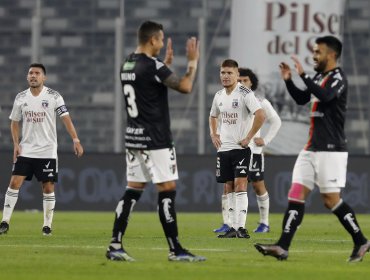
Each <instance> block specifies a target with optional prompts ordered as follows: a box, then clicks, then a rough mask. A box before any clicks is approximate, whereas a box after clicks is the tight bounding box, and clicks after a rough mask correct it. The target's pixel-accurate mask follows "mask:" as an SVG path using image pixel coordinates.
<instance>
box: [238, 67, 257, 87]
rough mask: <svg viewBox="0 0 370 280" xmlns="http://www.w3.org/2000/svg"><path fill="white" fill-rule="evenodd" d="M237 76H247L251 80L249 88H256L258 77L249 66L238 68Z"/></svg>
mask: <svg viewBox="0 0 370 280" xmlns="http://www.w3.org/2000/svg"><path fill="white" fill-rule="evenodd" d="M239 76H241V77H249V79H250V80H251V82H252V86H251V90H256V89H257V87H258V77H257V75H256V74H255V73H254V72H253V71H252V70H251V69H249V68H242V67H240V68H239Z"/></svg>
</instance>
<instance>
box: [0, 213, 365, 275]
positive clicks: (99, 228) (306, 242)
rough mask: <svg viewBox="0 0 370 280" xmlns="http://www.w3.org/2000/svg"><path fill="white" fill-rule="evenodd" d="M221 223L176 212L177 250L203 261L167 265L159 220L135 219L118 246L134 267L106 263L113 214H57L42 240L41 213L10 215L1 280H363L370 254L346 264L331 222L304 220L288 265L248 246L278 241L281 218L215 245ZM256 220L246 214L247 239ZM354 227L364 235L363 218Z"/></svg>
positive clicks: (1, 241)
mask: <svg viewBox="0 0 370 280" xmlns="http://www.w3.org/2000/svg"><path fill="white" fill-rule="evenodd" d="M220 219H221V215H220V214H218V213H192V214H189V213H179V214H178V220H179V231H180V239H181V241H182V244H183V245H184V247H186V248H187V249H190V250H191V252H193V253H195V254H199V255H203V256H205V257H207V261H206V262H203V263H171V262H168V261H167V253H168V249H167V243H166V241H165V239H164V237H163V234H162V229H161V226H160V223H159V219H158V216H157V214H156V213H154V212H153V213H139V212H134V213H133V215H132V216H131V220H130V224H129V227H128V230H127V234H126V237H125V239H124V245H125V248H126V250H127V251H128V252H129V253H130V254H131V255H132V256H133V257H134V258H135V259H136V260H137V261H136V262H134V263H125V262H112V261H107V260H106V259H105V256H104V253H105V249H106V246H107V245H108V242H109V240H110V235H111V227H112V222H113V212H112V213H107V212H56V214H55V217H54V225H53V236H48V237H45V236H42V234H41V226H42V213H40V212H39V213H25V212H15V213H14V215H13V218H12V222H11V225H10V231H9V233H8V234H6V235H1V236H0V279H4V280H12V279H17V280H20V279H27V280H32V279H38V280H42V279H45V280H46V279H47V280H56V279H63V280H72V279H89V280H94V279H99V280H101V279H122V280H127V279H135V280H138V279H161V280H162V279H163V280H164V279H176V280H177V279H187V280H190V279H191V280H193V279H212V280H216V279H223V280H225V279H230V280H232V279H245V280H251V279H259V280H261V279H298V280H303V279H310V280H318V279H346V280H347V279H357V278H358V279H369V278H368V277H369V272H370V254H369V255H367V256H366V257H365V259H364V261H363V262H362V263H357V264H348V263H346V259H347V258H348V256H349V255H350V253H351V251H352V241H351V238H350V236H349V235H348V234H347V233H346V232H345V231H344V229H343V228H342V227H341V225H340V224H339V222H338V221H337V219H336V217H335V216H334V215H331V214H327V215H326V214H325V215H324V214H320V215H312V214H307V215H306V216H305V218H304V221H303V224H302V226H301V227H300V229H299V230H298V232H297V234H296V237H295V239H294V242H293V245H292V247H291V250H290V252H289V254H290V255H289V259H288V261H286V262H279V261H277V260H276V259H275V258H271V257H263V256H262V255H261V254H260V253H258V252H257V251H256V250H255V249H254V247H253V243H255V242H272V241H274V240H276V239H277V238H278V236H279V234H280V228H281V220H282V214H273V215H271V216H270V220H271V228H272V232H270V233H268V234H262V235H257V234H253V233H252V234H251V239H249V240H241V239H226V240H225V239H218V238H216V237H215V234H214V233H213V232H212V229H213V228H215V227H218V226H219V224H220ZM257 220H258V219H257V215H256V214H249V216H248V222H249V227H248V228H249V231H250V232H252V230H253V228H254V227H255V225H256V222H257ZM358 220H359V222H360V224H361V227H362V230H363V232H364V233H365V234H366V235H367V236H370V222H369V219H368V216H366V215H358ZM355 277H356V278H355Z"/></svg>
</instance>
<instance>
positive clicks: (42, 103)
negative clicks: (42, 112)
mask: <svg viewBox="0 0 370 280" xmlns="http://www.w3.org/2000/svg"><path fill="white" fill-rule="evenodd" d="M41 106H42V108H44V109H46V108H48V107H49V101H48V100H42V101H41Z"/></svg>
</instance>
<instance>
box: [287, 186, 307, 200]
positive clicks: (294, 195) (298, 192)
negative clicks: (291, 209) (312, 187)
mask: <svg viewBox="0 0 370 280" xmlns="http://www.w3.org/2000/svg"><path fill="white" fill-rule="evenodd" d="M303 194H304V186H303V185H301V184H299V183H293V184H292V186H291V187H290V190H289V193H288V200H289V201H290V200H291V201H298V202H304V199H302V198H303V197H304V195H303Z"/></svg>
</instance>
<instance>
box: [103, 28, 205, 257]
mask: <svg viewBox="0 0 370 280" xmlns="http://www.w3.org/2000/svg"><path fill="white" fill-rule="evenodd" d="M137 36H138V46H137V48H136V51H135V52H134V53H132V54H130V55H129V56H128V57H127V58H126V60H125V61H124V62H123V65H122V68H121V73H120V77H121V82H122V88H123V94H124V96H125V101H126V102H125V103H126V111H127V125H126V136H125V142H126V164H127V170H126V176H127V184H128V185H127V188H126V190H125V192H124V194H123V197H122V198H121V199H120V201H119V202H118V205H117V208H116V213H115V220H114V225H113V233H112V239H111V243H110V244H109V246H108V249H107V252H106V257H107V258H108V259H110V260H117V261H133V260H134V259H133V258H132V257H131V256H129V255H128V254H127V252H126V251H125V249H124V248H123V246H122V237H123V236H124V234H125V232H126V228H127V225H128V220H129V217H130V214H131V211H132V210H133V208H134V205H135V204H136V202H137V201H138V200H139V198H140V196H141V194H142V192H143V191H144V188H145V186H146V183H147V182H150V181H152V182H153V183H154V184H155V185H156V187H157V190H158V214H159V219H160V222H161V224H162V227H163V231H164V234H165V236H166V240H167V242H168V245H169V256H168V260H170V261H190V262H194V261H204V260H205V258H204V257H201V256H195V255H193V254H191V253H190V252H189V251H188V250H186V249H184V248H183V247H182V245H181V244H180V241H179V239H178V229H177V219H176V210H175V196H176V183H175V180H177V179H178V171H177V163H176V151H175V147H174V144H173V139H172V134H171V131H170V116H169V107H168V93H167V91H168V87H170V88H172V89H174V90H176V91H178V92H180V93H183V94H189V93H190V92H191V90H192V87H193V81H194V78H195V73H196V68H197V63H198V58H199V45H198V42H197V39H196V38H195V37H192V38H190V39H188V41H187V44H186V53H187V59H188V68H187V72H186V74H185V75H184V76H183V77H181V78H178V77H177V76H176V74H174V73H173V72H172V71H171V70H170V69H169V68H168V67H167V65H169V64H170V63H171V61H172V58H173V51H172V44H171V40H168V42H167V51H166V56H165V61H164V62H162V61H161V60H159V59H158V58H157V56H158V55H159V53H160V50H161V49H162V48H163V45H164V44H163V39H164V32H163V26H162V25H161V24H159V23H156V22H152V21H146V22H144V23H142V24H141V25H140V27H139V29H138V33H137ZM166 64H167V65H166Z"/></svg>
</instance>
